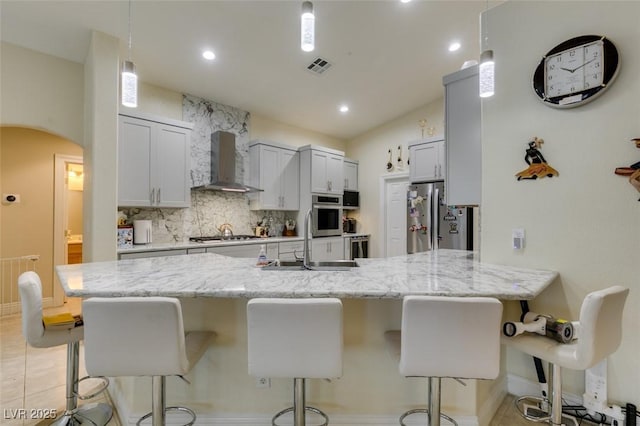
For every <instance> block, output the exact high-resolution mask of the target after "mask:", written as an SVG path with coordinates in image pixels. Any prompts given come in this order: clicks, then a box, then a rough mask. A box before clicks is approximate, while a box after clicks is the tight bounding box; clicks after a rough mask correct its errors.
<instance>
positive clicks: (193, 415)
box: [136, 407, 196, 426]
mask: <svg viewBox="0 0 640 426" xmlns="http://www.w3.org/2000/svg"><path fill="white" fill-rule="evenodd" d="M167 411H180V412H182V413H187V414H189V415H190V416H191V421H190V422H188V423H185V424H184V425H182V426H192V425H193V424H194V423H195V422H196V413H195V412H194V411H193V410H192V409H191V408H187V407H166V408H165V409H164V412H165V413H166V412H167ZM151 414H152V413H151V412H149V413H147V414H145V415H144V416H142V417H140V419H139V420H138V421H137V422H136V426H140V424H141V423H142V422H143V421H145V420H147V419H148V418H151Z"/></svg>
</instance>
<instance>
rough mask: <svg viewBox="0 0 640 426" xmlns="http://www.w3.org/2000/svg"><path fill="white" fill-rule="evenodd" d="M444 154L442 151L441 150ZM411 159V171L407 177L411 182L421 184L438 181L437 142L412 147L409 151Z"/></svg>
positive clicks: (438, 149) (438, 157)
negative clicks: (422, 182)
mask: <svg viewBox="0 0 640 426" xmlns="http://www.w3.org/2000/svg"><path fill="white" fill-rule="evenodd" d="M442 151H443V152H444V150H442ZM409 155H410V157H411V169H410V171H409V175H410V176H409V177H410V180H411V182H421V181H430V180H437V179H439V178H440V177H439V175H438V170H439V166H440V167H441V163H440V155H441V154H440V145H439V142H431V143H425V144H420V145H413V146H412V147H411V148H410V149H409Z"/></svg>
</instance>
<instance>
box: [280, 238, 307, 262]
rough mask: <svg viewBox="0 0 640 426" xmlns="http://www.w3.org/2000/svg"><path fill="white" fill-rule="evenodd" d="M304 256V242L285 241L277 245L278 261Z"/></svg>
mask: <svg viewBox="0 0 640 426" xmlns="http://www.w3.org/2000/svg"><path fill="white" fill-rule="evenodd" d="M303 255H304V241H302V240H301V241H287V242H284V243H278V259H280V260H295V259H296V257H297V258H302V256H303Z"/></svg>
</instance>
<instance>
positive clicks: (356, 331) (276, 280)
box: [56, 250, 557, 426]
mask: <svg viewBox="0 0 640 426" xmlns="http://www.w3.org/2000/svg"><path fill="white" fill-rule="evenodd" d="M255 261H256V259H242V258H230V257H225V256H220V255H216V254H212V253H205V254H193V255H184V256H171V257H156V258H144V259H131V260H121V261H111V262H96V263H86V264H79V265H64V266H58V267H56V270H57V273H58V276H59V278H60V282H61V283H62V285H63V287H64V290H65V293H66V294H67V296H76V297H94V296H102V297H122V296H156V295H160V296H171V297H178V298H180V300H181V302H182V306H183V314H184V317H185V328H187V329H188V330H198V329H201V330H202V329H207V330H213V331H215V332H216V333H217V336H218V337H217V339H216V341H215V343H214V344H213V345H212V346H211V348H210V349H209V350H208V351H207V353H206V354H205V356H204V357H203V358H202V359H201V360H200V362H199V363H198V364H197V365H196V366H195V367H194V369H193V370H192V372H191V373H190V374H189V376H188V377H187V378H188V379H189V380H190V381H191V382H192V384H191V386H189V385H186V384H185V383H183V382H182V381H181V380H177V379H176V380H173V379H169V381H168V386H167V400H168V402H169V403H170V404H171V405H174V404H176V405H180V404H183V405H187V406H189V407H191V408H193V409H195V411H196V412H197V413H198V424H206V425H229V424H243V425H256V426H258V425H265V424H270V418H271V416H272V415H273V414H274V413H275V412H277V411H279V410H280V409H282V408H285V406H287V404H290V400H291V390H292V388H291V381H289V380H276V379H274V380H272V381H271V384H270V387H269V388H266V389H265V388H257V387H256V382H255V379H254V378H253V377H250V376H249V375H248V374H247V354H246V345H247V340H246V302H247V300H248V299H250V298H252V297H324V296H332V297H339V298H341V299H342V301H343V304H344V375H343V377H342V378H341V379H339V380H335V381H332V382H331V383H328V382H325V381H321V380H311V381H309V382H308V384H307V399H308V402H309V403H310V404H312V405H316V406H318V407H319V408H321V409H323V410H324V411H325V412H327V414H328V415H329V416H330V418H331V424H332V425H334V426H341V425H343V426H346V425H365V424H366V425H389V426H391V425H396V424H397V419H398V416H399V415H400V414H401V413H402V412H404V411H405V410H407V409H409V408H415V407H418V406H423V405H424V404H425V402H426V384H425V381H424V380H421V379H417V378H411V379H407V378H404V377H402V376H400V374H399V373H398V366H397V364H396V363H395V362H394V361H393V360H392V358H391V357H389V356H388V354H387V353H386V350H385V343H384V338H383V334H384V331H386V330H390V329H399V328H400V322H401V314H402V302H401V301H402V297H403V296H405V295H410V294H431V295H449V296H492V297H497V298H499V299H501V300H505V301H506V300H529V299H533V298H535V297H536V296H537V295H538V294H540V293H541V292H542V291H544V289H545V288H546V287H547V286H549V285H550V284H551V283H552V282H553V281H554V280H555V278H556V277H557V273H556V272H553V271H545V270H533V269H525V268H516V267H510V266H501V265H491V264H486V263H482V262H479V261H478V260H477V258H476V255H475V254H474V253H471V252H467V251H458V250H439V251H435V252H427V253H418V254H413V255H407V256H398V257H392V258H385V259H358V260H357V262H358V264H359V265H360V266H359V267H357V268H352V269H351V270H349V271H340V272H329V271H277V270H275V271H274V270H263V269H261V268H259V267H256V266H255ZM132 326H135V325H132ZM149 386H150V382H149V381H148V380H146V379H144V378H118V379H117V380H113V381H112V385H111V387H110V394H111V395H112V397H113V399H114V401H115V404H116V405H117V408H118V411H119V413H120V416H121V420H123V424H135V421H136V420H137V418H138V416H139V415H141V414H143V413H144V412H146V411H148V410H149V405H150V400H149V398H148V395H149V389H150V387H149ZM505 393H506V375H505V374H504V373H503V374H501V376H500V377H499V378H498V379H497V380H495V381H469V382H468V383H467V386H466V387H462V386H461V385H459V384H457V383H456V382H454V381H451V380H444V381H443V387H442V408H443V412H445V413H447V414H449V415H451V416H453V417H454V418H455V419H456V420H457V421H458V423H459V424H460V425H487V424H488V422H489V420H490V419H491V418H492V416H493V414H494V412H495V410H496V409H497V407H498V406H499V404H500V403H501V401H502V398H503V397H504V395H505Z"/></svg>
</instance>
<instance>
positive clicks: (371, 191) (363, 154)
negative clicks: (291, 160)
mask: <svg viewBox="0 0 640 426" xmlns="http://www.w3.org/2000/svg"><path fill="white" fill-rule="evenodd" d="M421 119H426V120H427V124H426V126H425V134H424V136H425V137H428V135H427V132H426V128H427V127H432V126H433V127H435V130H434V131H435V134H436V135H443V134H444V100H443V99H442V98H440V99H438V100H436V101H434V102H431V103H429V104H427V105H425V106H423V107H421V108H419V109H417V110H415V111H412V112H410V113H408V114H406V115H404V116H402V117H399V118H397V119H395V120H392V121H390V122H388V123H385V124H383V125H381V126H379V127H376V128H375V129H372V130H370V131H368V132H366V133H364V134H363V135H361V136H358V137H356V138H355V139H353V140H351V141H349V142H348V144H347V150H346V155H347V157H350V158H353V159H354V160H358V161H359V163H360V164H359V167H358V186H359V187H358V190H359V191H360V209H359V211H358V213H357V214H353V216H354V217H357V219H358V221H359V224H358V232H366V233H370V234H371V242H370V244H369V247H370V251H371V253H370V256H371V257H377V256H380V255H381V253H378V247H379V244H380V241H379V239H378V238H379V231H378V230H379V221H380V220H382V218H380V217H379V214H378V213H379V212H378V210H379V203H380V176H382V175H386V174H388V172H387V170H386V165H387V160H388V159H389V154H388V150H389V149H391V150H392V152H393V160H394V161H393V162H394V164H395V158H396V157H397V154H398V150H397V148H398V145H401V146H402V158H403V159H404V160H405V163H406V159H407V156H408V154H409V152H408V150H407V144H408V142H410V141H414V140H417V139H421V138H422V128H421V127H420V125H419V121H420V120H421ZM407 170H408V169H407Z"/></svg>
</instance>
